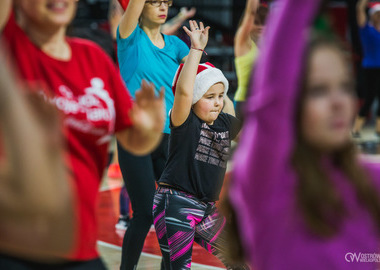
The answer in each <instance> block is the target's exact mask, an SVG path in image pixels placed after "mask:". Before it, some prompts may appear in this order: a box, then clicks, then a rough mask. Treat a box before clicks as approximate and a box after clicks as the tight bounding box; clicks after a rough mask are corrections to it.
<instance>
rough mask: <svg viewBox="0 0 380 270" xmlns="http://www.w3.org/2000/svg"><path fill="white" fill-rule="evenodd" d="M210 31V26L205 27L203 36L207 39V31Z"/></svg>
mask: <svg viewBox="0 0 380 270" xmlns="http://www.w3.org/2000/svg"><path fill="white" fill-rule="evenodd" d="M209 29H210V26H207V27H206V28H205V29H204V34H205V35H206V36H207V37H208V30H209Z"/></svg>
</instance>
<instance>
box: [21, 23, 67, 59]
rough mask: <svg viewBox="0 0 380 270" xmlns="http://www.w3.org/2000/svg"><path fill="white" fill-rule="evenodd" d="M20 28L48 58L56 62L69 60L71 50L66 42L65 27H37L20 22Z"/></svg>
mask: <svg viewBox="0 0 380 270" xmlns="http://www.w3.org/2000/svg"><path fill="white" fill-rule="evenodd" d="M19 25H20V27H21V28H22V29H23V30H24V31H25V33H26V34H27V36H28V37H29V39H30V40H31V41H32V42H33V43H34V44H35V45H36V46H37V47H39V48H40V49H41V50H42V51H43V52H44V53H46V54H47V55H48V56H50V57H52V58H54V59H57V60H70V59H71V48H70V46H69V44H68V43H67V41H66V27H64V26H62V27H56V28H53V27H45V28H42V27H39V26H37V25H34V24H33V23H30V22H26V21H24V22H23V21H20V22H19Z"/></svg>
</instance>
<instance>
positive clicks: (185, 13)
mask: <svg viewBox="0 0 380 270" xmlns="http://www.w3.org/2000/svg"><path fill="white" fill-rule="evenodd" d="M179 12H180V14H181V16H182V17H183V18H184V19H185V20H187V19H190V18H192V17H194V15H195V13H196V12H197V9H196V8H194V7H193V8H191V9H187V8H186V7H182V8H181V9H180V11H179Z"/></svg>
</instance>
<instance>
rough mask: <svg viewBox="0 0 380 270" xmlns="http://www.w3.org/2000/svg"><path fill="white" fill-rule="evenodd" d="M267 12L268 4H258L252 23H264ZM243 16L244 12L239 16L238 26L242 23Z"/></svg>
mask: <svg viewBox="0 0 380 270" xmlns="http://www.w3.org/2000/svg"><path fill="white" fill-rule="evenodd" d="M268 13H269V8H268V6H267V5H264V4H260V5H259V7H258V8H257V11H256V15H255V21H254V23H255V24H260V25H265V22H266V20H267V17H268ZM243 18H244V12H243V14H242V15H241V16H240V19H239V23H238V27H240V26H241V24H242V23H243Z"/></svg>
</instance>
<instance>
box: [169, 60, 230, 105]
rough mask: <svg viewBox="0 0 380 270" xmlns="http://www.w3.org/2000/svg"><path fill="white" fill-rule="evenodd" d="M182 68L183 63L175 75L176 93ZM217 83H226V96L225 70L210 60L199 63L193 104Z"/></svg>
mask: <svg viewBox="0 0 380 270" xmlns="http://www.w3.org/2000/svg"><path fill="white" fill-rule="evenodd" d="M182 68H183V64H181V65H180V66H179V67H178V69H177V72H176V74H175V76H174V80H173V84H172V90H173V93H174V94H175V89H176V87H177V82H178V78H179V75H180V73H181V71H182ZM216 83H222V84H223V85H224V96H226V95H227V91H228V80H227V78H226V77H225V76H224V75H223V72H222V71H221V70H220V69H218V68H216V67H215V66H214V65H213V64H211V63H209V62H207V63H204V64H199V66H198V71H197V76H196V77H195V82H194V90H193V100H192V104H195V103H197V102H198V100H200V99H201V98H202V97H203V95H204V94H205V93H206V92H207V91H208V90H209V89H210V87H211V86H213V85H214V84H216Z"/></svg>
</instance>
